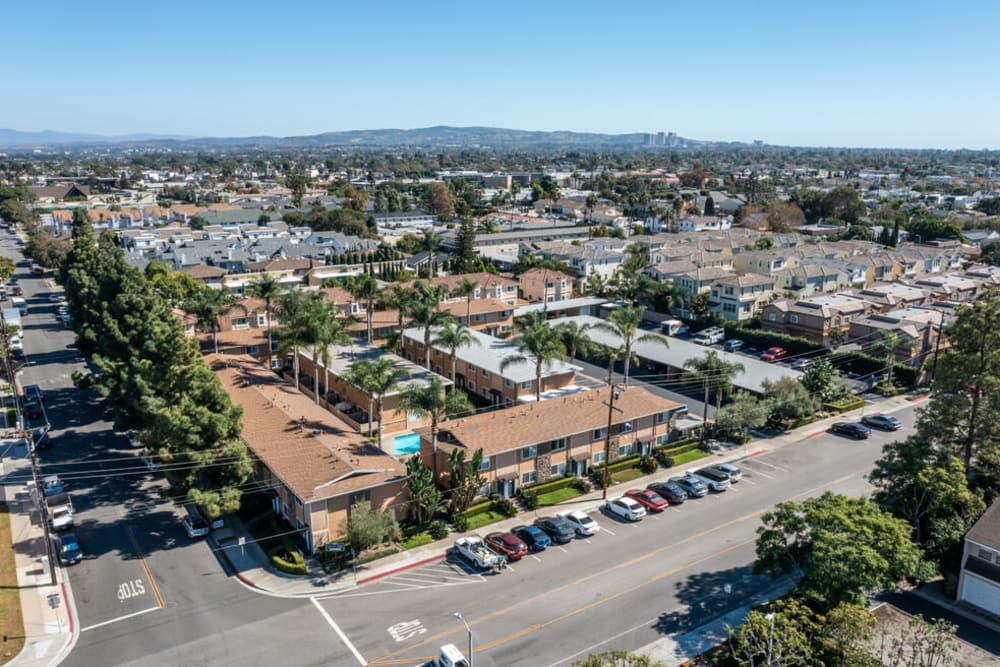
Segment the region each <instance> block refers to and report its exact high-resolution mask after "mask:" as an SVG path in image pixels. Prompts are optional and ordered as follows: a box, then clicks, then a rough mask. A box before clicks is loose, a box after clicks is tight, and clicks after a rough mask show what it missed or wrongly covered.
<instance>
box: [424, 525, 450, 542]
mask: <svg viewBox="0 0 1000 667" xmlns="http://www.w3.org/2000/svg"><path fill="white" fill-rule="evenodd" d="M427 532H428V533H429V534H430V536H431V537H433V538H434V539H435V540H443V539H444V538H446V537H448V524H446V523H445V522H444V521H432V522H431V525H430V527H429V528H428V529H427Z"/></svg>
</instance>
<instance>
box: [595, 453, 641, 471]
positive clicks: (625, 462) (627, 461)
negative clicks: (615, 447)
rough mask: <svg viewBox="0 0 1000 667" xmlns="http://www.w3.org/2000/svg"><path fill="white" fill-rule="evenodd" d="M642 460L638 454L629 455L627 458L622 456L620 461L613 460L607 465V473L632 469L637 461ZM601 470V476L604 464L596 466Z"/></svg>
mask: <svg viewBox="0 0 1000 667" xmlns="http://www.w3.org/2000/svg"><path fill="white" fill-rule="evenodd" d="M640 458H642V457H641V456H639V455H638V454H629V455H628V456H623V457H622V458H620V459H615V460H614V461H612V462H611V463H609V464H608V472H609V473H612V472H618V471H619V470H626V469H628V468H634V467H635V466H636V464H638V463H639V459H640ZM597 467H599V468H600V469H601V471H602V474H603V471H604V464H603V463H602V464H600V465H599V466H597Z"/></svg>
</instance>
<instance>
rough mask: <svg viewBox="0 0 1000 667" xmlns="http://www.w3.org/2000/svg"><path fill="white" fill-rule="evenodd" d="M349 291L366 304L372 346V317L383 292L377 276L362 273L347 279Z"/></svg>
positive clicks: (366, 317)
mask: <svg viewBox="0 0 1000 667" xmlns="http://www.w3.org/2000/svg"><path fill="white" fill-rule="evenodd" d="M347 291H349V292H350V293H351V296H353V297H354V298H355V299H358V300H359V301H364V302H365V319H366V322H367V328H366V331H367V332H368V344H369V345H371V344H372V317H373V316H374V314H375V299H377V298H378V296H379V294H381V292H382V290H380V289H379V286H378V281H377V280H375V276H372V275H369V274H367V273H362V274H360V275H357V276H351V277H350V278H348V279H347Z"/></svg>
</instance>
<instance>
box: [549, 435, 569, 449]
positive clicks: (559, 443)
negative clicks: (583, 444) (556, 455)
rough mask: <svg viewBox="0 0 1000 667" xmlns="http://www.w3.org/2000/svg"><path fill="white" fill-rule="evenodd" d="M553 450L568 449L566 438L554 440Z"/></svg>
mask: <svg viewBox="0 0 1000 667" xmlns="http://www.w3.org/2000/svg"><path fill="white" fill-rule="evenodd" d="M551 444H552V451H554V452H559V451H562V450H564V449H566V438H559V439H558V440H553V441H552V443H551Z"/></svg>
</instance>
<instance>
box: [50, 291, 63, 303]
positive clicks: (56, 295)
mask: <svg viewBox="0 0 1000 667" xmlns="http://www.w3.org/2000/svg"><path fill="white" fill-rule="evenodd" d="M65 298H66V297H64V296H63V295H62V294H60V293H59V292H52V293H51V294H49V301H51V302H52V303H59V302H60V301H62V300H63V299H65Z"/></svg>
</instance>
